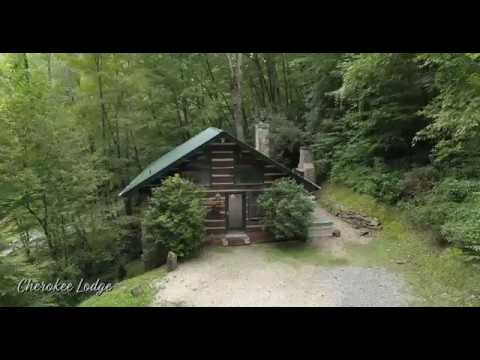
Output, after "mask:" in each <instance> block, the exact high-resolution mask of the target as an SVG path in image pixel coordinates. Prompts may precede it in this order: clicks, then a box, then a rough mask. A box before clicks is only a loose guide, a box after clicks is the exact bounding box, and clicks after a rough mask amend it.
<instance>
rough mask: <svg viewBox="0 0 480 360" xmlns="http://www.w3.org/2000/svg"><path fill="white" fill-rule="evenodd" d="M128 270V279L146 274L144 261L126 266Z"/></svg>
mask: <svg viewBox="0 0 480 360" xmlns="http://www.w3.org/2000/svg"><path fill="white" fill-rule="evenodd" d="M125 270H127V279H130V278H133V277H136V276H139V275H142V274H144V273H145V264H144V263H143V261H142V259H138V260H134V261H131V262H129V263H128V264H127V265H125Z"/></svg>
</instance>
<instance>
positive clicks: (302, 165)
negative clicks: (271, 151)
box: [297, 146, 315, 182]
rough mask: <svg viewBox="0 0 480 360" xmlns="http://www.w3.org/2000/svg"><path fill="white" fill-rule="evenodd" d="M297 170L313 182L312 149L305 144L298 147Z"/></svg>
mask: <svg viewBox="0 0 480 360" xmlns="http://www.w3.org/2000/svg"><path fill="white" fill-rule="evenodd" d="M297 171H299V172H300V173H301V174H302V175H303V177H304V178H305V179H307V180H310V181H311V182H315V165H314V164H313V154H312V150H311V149H310V148H309V147H307V146H302V147H301V148H300V159H299V162H298V167H297Z"/></svg>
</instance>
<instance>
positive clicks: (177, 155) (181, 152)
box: [118, 127, 223, 196]
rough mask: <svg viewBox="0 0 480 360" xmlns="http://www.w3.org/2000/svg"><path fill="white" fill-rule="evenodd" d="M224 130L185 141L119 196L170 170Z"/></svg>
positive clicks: (210, 131) (147, 168)
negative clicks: (174, 164) (167, 169)
mask: <svg viewBox="0 0 480 360" xmlns="http://www.w3.org/2000/svg"><path fill="white" fill-rule="evenodd" d="M222 132H223V130H220V129H217V128H214V127H210V128H208V129H205V130H203V131H202V132H201V133H199V134H197V135H195V136H194V137H192V138H191V139H189V140H187V141H185V142H184V143H183V144H181V145H179V146H177V147H176V148H174V149H173V150H171V151H170V152H168V153H166V154H165V155H163V156H162V157H160V158H159V159H158V160H156V161H154V162H153V163H151V164H150V165H148V166H147V167H146V168H145V170H143V171H142V172H141V173H140V175H138V176H137V177H136V178H135V179H133V180H132V181H131V182H130V184H128V185H127V187H126V188H125V189H123V190H122V191H121V192H120V194H118V196H123V195H125V194H126V193H128V192H130V191H131V190H133V189H134V188H136V187H137V186H138V185H140V184H142V183H144V182H145V181H146V180H148V179H150V178H152V177H153V176H155V175H157V174H159V173H160V172H161V171H163V170H165V169H166V168H168V167H169V166H170V165H172V164H173V163H175V162H176V161H178V160H180V159H181V158H183V157H185V156H187V155H188V154H190V153H191V152H192V151H194V150H196V149H198V148H199V147H200V146H202V145H204V144H205V143H207V142H209V141H210V140H213V139H214V138H215V137H217V136H218V135H219V134H221V133H222Z"/></svg>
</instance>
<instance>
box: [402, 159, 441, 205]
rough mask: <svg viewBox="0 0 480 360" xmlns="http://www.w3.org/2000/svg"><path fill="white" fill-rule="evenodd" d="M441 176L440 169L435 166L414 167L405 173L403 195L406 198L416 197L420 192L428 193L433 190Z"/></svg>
mask: <svg viewBox="0 0 480 360" xmlns="http://www.w3.org/2000/svg"><path fill="white" fill-rule="evenodd" d="M439 178H440V174H439V171H438V170H437V169H435V168H434V167H433V166H424V167H419V168H414V169H412V170H410V171H409V172H407V173H405V176H404V178H403V180H402V182H403V184H402V186H403V194H402V196H403V197H405V198H414V197H415V196H417V195H419V194H422V193H426V192H428V191H430V190H432V188H433V187H434V185H435V183H436V182H437V181H438V179H439Z"/></svg>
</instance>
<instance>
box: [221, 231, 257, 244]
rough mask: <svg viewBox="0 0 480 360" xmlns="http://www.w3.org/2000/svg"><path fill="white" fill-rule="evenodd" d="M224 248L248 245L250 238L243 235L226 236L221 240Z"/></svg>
mask: <svg viewBox="0 0 480 360" xmlns="http://www.w3.org/2000/svg"><path fill="white" fill-rule="evenodd" d="M222 243H223V245H224V246H239V245H250V243H251V242H250V237H249V236H248V235H247V234H245V233H232V234H226V235H225V237H224V238H223V239H222Z"/></svg>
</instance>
